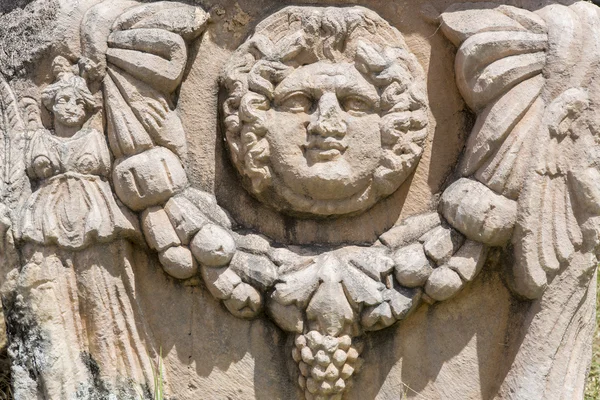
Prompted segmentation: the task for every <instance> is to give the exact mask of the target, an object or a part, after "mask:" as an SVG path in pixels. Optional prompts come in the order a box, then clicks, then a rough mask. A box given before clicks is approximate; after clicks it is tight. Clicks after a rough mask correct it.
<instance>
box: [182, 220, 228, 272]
mask: <svg viewBox="0 0 600 400" xmlns="http://www.w3.org/2000/svg"><path fill="white" fill-rule="evenodd" d="M190 248H191V249H192V253H193V254H194V257H196V260H198V262H199V263H200V264H202V265H206V266H209V267H222V266H225V265H227V264H229V261H231V258H232V257H233V255H234V254H235V250H236V247H235V242H234V240H233V237H231V234H230V233H229V232H228V231H226V230H225V229H223V228H221V227H220V226H217V225H214V224H206V225H204V226H203V227H202V228H201V229H200V231H198V233H196V235H195V236H194V238H193V239H192V242H191V243H190Z"/></svg>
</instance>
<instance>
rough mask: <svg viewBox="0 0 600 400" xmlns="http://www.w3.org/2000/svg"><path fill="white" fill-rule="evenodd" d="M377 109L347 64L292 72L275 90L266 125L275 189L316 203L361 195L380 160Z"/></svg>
mask: <svg viewBox="0 0 600 400" xmlns="http://www.w3.org/2000/svg"><path fill="white" fill-rule="evenodd" d="M378 108H379V94H378V93H377V90H376V88H375V87H374V86H373V85H372V84H370V83H369V82H368V81H367V80H366V79H365V78H364V77H363V76H362V75H361V74H360V73H359V72H358V71H357V70H356V68H355V67H354V65H352V64H349V63H339V64H333V63H330V62H327V61H321V62H317V63H314V64H310V65H307V66H304V67H300V68H297V69H296V70H294V71H293V72H292V73H291V74H290V75H289V76H287V77H286V78H285V79H284V80H283V81H282V82H281V83H280V84H279V85H278V86H277V87H276V89H275V92H274V99H273V105H272V107H271V108H270V109H269V110H268V111H267V113H266V114H267V115H266V120H265V128H266V131H267V133H266V135H265V138H266V140H267V142H268V143H269V149H270V155H271V158H270V161H271V167H272V169H273V172H274V174H275V176H276V177H277V179H281V182H280V184H282V185H284V186H285V187H286V188H288V189H289V190H290V191H293V192H295V193H297V194H300V195H304V196H309V197H311V198H313V199H316V200H332V199H344V198H348V197H350V196H353V195H355V194H357V193H360V192H363V191H364V190H365V189H366V188H367V187H368V186H369V184H370V182H371V179H372V175H373V172H374V171H375V169H376V168H377V166H378V165H379V162H380V159H381V156H382V147H381V135H380V128H379V122H380V119H381V118H380V116H379V112H378V111H379V110H378ZM284 196H285V195H284Z"/></svg>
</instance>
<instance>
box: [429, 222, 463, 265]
mask: <svg viewBox="0 0 600 400" xmlns="http://www.w3.org/2000/svg"><path fill="white" fill-rule="evenodd" d="M419 240H420V241H422V242H423V249H424V250H425V254H427V256H428V257H430V258H431V259H433V261H435V262H436V263H437V264H438V265H442V264H443V263H444V262H446V261H447V260H448V259H449V258H450V256H451V255H452V254H454V252H456V250H458V249H459V247H460V246H461V245H462V243H463V241H464V240H465V238H464V237H463V236H462V235H460V234H459V233H458V232H456V231H455V230H453V229H449V228H445V227H443V226H438V227H437V228H435V229H433V230H431V231H429V232H427V233H426V234H425V235H423V236H422V237H421V238H420V239H419Z"/></svg>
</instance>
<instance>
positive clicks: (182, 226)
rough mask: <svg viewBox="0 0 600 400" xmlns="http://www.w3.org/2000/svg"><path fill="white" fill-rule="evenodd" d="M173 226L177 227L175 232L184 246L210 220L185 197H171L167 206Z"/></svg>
mask: <svg viewBox="0 0 600 400" xmlns="http://www.w3.org/2000/svg"><path fill="white" fill-rule="evenodd" d="M165 212H166V213H167V215H168V217H169V220H170V221H171V224H172V225H173V226H174V227H175V232H177V236H179V240H181V243H183V244H186V245H187V244H189V242H190V239H191V237H192V236H193V235H194V234H195V233H196V232H198V231H199V230H200V228H202V227H203V226H204V225H205V224H206V223H208V219H207V218H206V217H204V215H203V214H202V213H201V212H200V210H198V208H196V206H194V205H193V204H192V202H191V201H189V200H188V199H187V198H185V197H183V196H175V197H171V198H170V199H169V201H167V204H165Z"/></svg>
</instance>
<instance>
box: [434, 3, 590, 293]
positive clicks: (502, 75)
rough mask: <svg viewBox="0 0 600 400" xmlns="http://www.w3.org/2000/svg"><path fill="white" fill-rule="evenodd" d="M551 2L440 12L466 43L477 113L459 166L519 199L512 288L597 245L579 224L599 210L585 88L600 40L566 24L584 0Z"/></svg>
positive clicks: (457, 39)
mask: <svg viewBox="0 0 600 400" xmlns="http://www.w3.org/2000/svg"><path fill="white" fill-rule="evenodd" d="M544 10H545V11H543V12H540V13H538V14H536V13H533V12H529V11H525V10H520V9H517V8H514V7H510V6H506V5H500V4H494V3H482V4H479V5H477V4H474V3H465V4H458V5H453V6H451V7H450V8H449V9H448V10H447V11H446V12H445V13H443V14H442V22H443V23H442V30H443V31H444V33H445V34H446V36H447V37H448V38H449V39H450V40H451V41H453V42H454V43H455V44H456V45H457V46H458V47H459V48H458V52H457V56H456V80H457V85H458V88H459V90H460V91H461V94H462V95H463V97H464V99H465V101H466V103H467V104H468V105H469V107H471V109H472V110H473V111H475V112H476V113H477V114H478V117H477V122H476V124H475V127H474V128H473V131H472V133H471V136H470V137H469V140H468V143H467V145H466V150H465V155H464V156H463V160H462V163H461V169H460V172H461V174H462V175H463V176H465V177H474V178H476V179H477V180H479V181H480V182H481V183H483V184H484V185H486V186H488V187H489V188H490V189H492V190H494V191H496V192H498V193H501V194H503V195H504V196H506V197H509V198H511V199H513V200H517V204H518V212H517V220H516V225H515V230H514V233H513V238H512V243H513V246H514V251H515V265H514V277H515V282H514V288H515V289H516V291H517V292H518V293H519V294H521V295H523V296H525V297H528V298H532V299H533V298H537V297H539V296H541V294H542V293H543V292H544V290H545V287H546V285H547V284H548V282H549V281H550V280H552V279H553V278H554V276H555V275H556V274H558V273H559V272H560V271H561V270H562V268H564V267H566V266H567V265H568V263H569V262H570V260H571V258H572V257H573V255H574V254H575V253H576V252H578V251H590V249H589V245H586V243H585V240H584V235H583V233H582V225H583V224H584V223H585V221H586V220H587V219H589V218H590V217H591V216H597V215H599V214H600V212H599V211H598V210H600V191H599V190H597V189H596V187H597V186H598V185H600V173H598V171H597V167H596V165H597V161H594V160H593V158H594V156H593V155H591V154H592V153H593V152H592V151H589V152H588V151H587V149H586V148H590V147H592V148H593V147H594V146H596V145H595V144H594V143H595V142H594V140H592V139H590V138H589V137H591V135H590V131H589V129H587V128H586V127H585V125H586V118H587V117H586V110H587V107H588V105H589V102H590V101H591V100H590V99H588V93H587V92H586V91H585V90H582V89H579V88H580V87H593V84H592V83H591V82H589V81H586V79H588V80H589V79H591V78H590V77H591V76H592V75H591V73H592V72H591V70H589V67H590V66H591V65H595V64H594V63H597V62H600V55H599V54H598V51H597V50H596V49H598V48H599V45H600V40H598V39H597V38H594V37H591V38H583V37H579V36H578V35H577V34H576V30H575V29H571V30H565V29H564V28H565V26H566V25H565V24H566V23H567V22H565V21H566V19H568V20H569V21H570V22H569V24H570V25H568V26H567V27H572V26H576V25H577V24H578V23H579V18H582V19H585V18H589V17H590V13H588V12H587V11H586V10H587V8H586V7H585V6H577V7H575V6H574V7H571V8H566V7H563V6H555V7H554V8H552V9H549V8H548V9H544ZM592 14H594V15H595V16H596V17H595V18H596V19H600V17H598V15H597V13H596V12H595V11H594V13H592ZM544 20H545V21H546V22H544ZM579 41H582V43H581V42H579ZM582 48H586V49H590V51H589V52H588V53H586V54H585V55H583V56H584V57H585V58H586V60H588V61H587V62H586V63H581V64H582V65H583V67H581V68H580V67H577V68H575V67H574V66H573V64H574V63H575V62H576V60H574V58H573V57H572V54H571V53H570V51H572V50H573V49H582ZM567 50H568V51H567ZM542 72H544V74H542ZM582 121H583V122H582ZM585 135H587V136H588V137H587V138H586V137H585ZM582 137H583V138H582ZM574 194H575V195H574ZM582 210H584V211H582ZM586 246H587V247H586Z"/></svg>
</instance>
